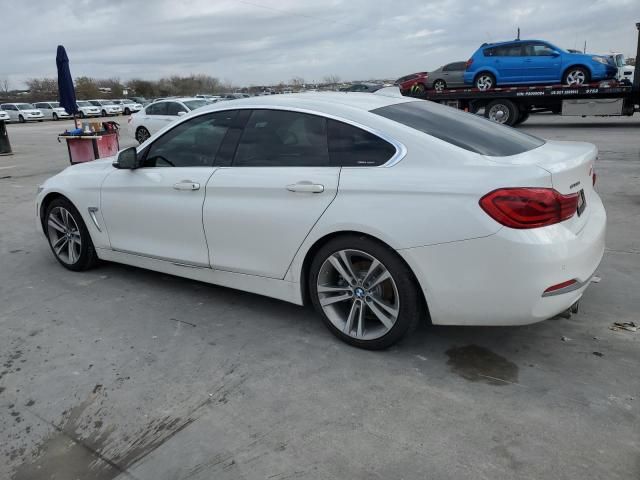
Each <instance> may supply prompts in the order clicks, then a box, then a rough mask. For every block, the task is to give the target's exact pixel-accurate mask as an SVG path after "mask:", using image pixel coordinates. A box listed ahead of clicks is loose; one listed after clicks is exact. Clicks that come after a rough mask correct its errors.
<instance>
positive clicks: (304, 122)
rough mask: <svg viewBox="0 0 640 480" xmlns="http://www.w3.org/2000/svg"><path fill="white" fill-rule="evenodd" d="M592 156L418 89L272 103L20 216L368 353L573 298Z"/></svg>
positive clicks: (167, 144) (45, 197) (77, 248)
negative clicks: (269, 301)
mask: <svg viewBox="0 0 640 480" xmlns="http://www.w3.org/2000/svg"><path fill="white" fill-rule="evenodd" d="M155 105H157V104H155ZM137 115H139V114H137ZM425 152H428V155H425ZM596 154H597V151H596V148H595V147H594V146H593V145H590V144H587V143H576V142H550V141H549V142H545V141H544V140H542V139H539V138H536V137H533V136H530V135H527V134H524V133H521V132H518V131H517V130H514V129H511V128H508V127H504V126H501V125H495V124H493V123H490V122H488V121H487V120H485V119H483V118H480V117H478V116H475V115H469V114H468V113H464V112H461V111H459V110H455V109H453V108H449V107H445V106H443V105H438V104H436V103H434V102H430V101H424V100H415V99H411V98H406V97H400V96H398V97H390V96H383V95H369V94H360V95H344V94H343V93H342V94H340V93H319V94H305V95H272V96H266V97H255V98H251V99H248V100H236V101H233V102H229V103H225V104H220V105H210V106H207V107H205V108H202V109H199V110H196V111H194V112H192V113H191V114H189V115H187V116H185V117H183V118H180V119H178V120H177V121H176V122H174V123H173V124H171V125H170V126H169V127H168V128H167V129H165V130H164V131H162V132H158V133H157V134H156V135H154V136H153V137H151V138H149V139H148V140H147V141H146V142H145V143H144V144H143V145H142V146H140V147H138V148H137V150H136V148H130V149H126V150H123V151H122V152H120V154H119V156H118V159H117V161H116V162H115V163H113V162H114V159H113V158H111V159H104V160H97V161H93V162H88V163H84V164H79V165H74V166H71V167H68V168H67V169H66V170H64V171H63V172H62V173H59V174H58V175H56V176H54V177H52V178H50V179H49V180H47V181H46V182H45V183H44V184H43V185H42V186H41V187H40V189H39V193H38V196H37V200H36V201H37V205H36V212H37V214H38V218H39V223H40V225H41V226H42V228H43V231H44V232H45V235H46V237H47V239H48V242H49V244H50V246H51V250H52V252H53V255H54V256H55V258H56V259H57V260H58V261H59V262H60V263H61V264H62V265H63V266H64V267H66V268H68V269H70V270H85V269H87V268H90V267H92V266H94V265H95V264H96V263H97V260H98V259H102V260H107V261H115V262H119V263H124V264H130V265H134V266H137V267H142V268H147V269H151V270H157V271H161V272H164V273H169V274H173V275H178V276H184V277H188V278H192V279H197V280H199V281H204V282H209V283H214V284H219V285H224V286H228V287H232V288H238V289H243V290H247V291H250V292H253V293H259V294H262V295H267V296H271V297H275V298H278V299H281V300H285V301H289V302H293V303H296V304H305V303H311V304H313V305H314V306H315V307H316V309H317V311H318V313H319V314H320V315H321V317H322V319H323V320H324V322H325V324H326V325H327V327H328V328H329V329H330V330H331V332H332V333H334V334H335V335H336V336H338V337H339V338H341V339H342V340H344V341H346V342H348V343H350V344H353V345H356V346H359V347H364V348H371V349H376V348H384V347H388V346H389V345H391V344H393V343H395V342H397V341H398V340H399V339H400V338H402V337H403V336H404V335H405V334H406V333H407V332H409V331H411V329H412V328H413V327H414V326H415V325H416V324H417V323H418V322H419V321H421V320H426V319H427V317H429V318H430V319H431V321H432V322H433V323H434V324H448V325H456V324H457V325H516V324H527V323H533V322H537V321H541V320H544V319H546V318H551V317H553V316H555V315H556V314H558V313H561V312H563V311H566V310H568V309H570V308H571V307H572V306H573V305H575V303H576V302H577V301H578V300H579V299H580V298H581V297H582V295H583V293H584V292H585V290H586V288H587V286H588V285H589V282H590V280H591V278H592V275H593V273H594V271H595V270H596V268H597V267H598V264H599V263H600V260H601V258H602V255H603V251H604V237H605V224H606V214H605V211H604V208H603V206H602V202H601V200H600V198H599V196H598V194H597V193H596V191H595V190H594V188H593V177H592V166H593V162H594V160H595V158H596ZM342 167H348V168H342ZM363 206H366V208H363ZM411 212H420V221H418V222H416V221H408V220H407V218H408V217H407V215H410V214H411ZM488 272H491V281H487V274H488ZM151 308H153V307H151Z"/></svg>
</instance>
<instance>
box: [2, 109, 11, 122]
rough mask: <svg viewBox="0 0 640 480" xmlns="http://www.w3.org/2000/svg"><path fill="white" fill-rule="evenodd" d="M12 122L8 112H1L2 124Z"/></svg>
mask: <svg viewBox="0 0 640 480" xmlns="http://www.w3.org/2000/svg"><path fill="white" fill-rule="evenodd" d="M10 121H11V117H10V116H9V113H8V112H5V111H4V110H0V122H7V123H8V122H10Z"/></svg>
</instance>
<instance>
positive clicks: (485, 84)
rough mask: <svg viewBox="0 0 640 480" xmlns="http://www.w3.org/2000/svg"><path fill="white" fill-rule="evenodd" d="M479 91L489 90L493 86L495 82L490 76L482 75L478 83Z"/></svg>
mask: <svg viewBox="0 0 640 480" xmlns="http://www.w3.org/2000/svg"><path fill="white" fill-rule="evenodd" d="M476 85H477V87H478V90H488V89H490V88H491V87H492V86H493V80H492V79H491V77H489V76H488V75H482V76H481V77H480V78H478V81H477V82H476Z"/></svg>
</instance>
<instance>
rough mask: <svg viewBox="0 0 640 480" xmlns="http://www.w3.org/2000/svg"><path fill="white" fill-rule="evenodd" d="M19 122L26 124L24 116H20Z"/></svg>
mask: <svg viewBox="0 0 640 480" xmlns="http://www.w3.org/2000/svg"><path fill="white" fill-rule="evenodd" d="M18 122H20V123H25V120H24V117H23V116H22V115H18Z"/></svg>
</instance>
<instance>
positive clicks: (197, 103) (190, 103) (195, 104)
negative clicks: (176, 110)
mask: <svg viewBox="0 0 640 480" xmlns="http://www.w3.org/2000/svg"><path fill="white" fill-rule="evenodd" d="M182 103H184V104H185V105H186V106H187V107H189V110H195V109H196V108H200V107H204V106H205V105H206V104H207V102H206V101H205V100H187V101H186V102H182Z"/></svg>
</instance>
